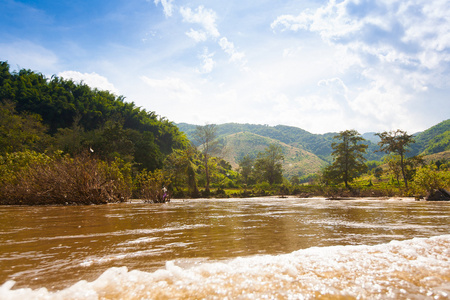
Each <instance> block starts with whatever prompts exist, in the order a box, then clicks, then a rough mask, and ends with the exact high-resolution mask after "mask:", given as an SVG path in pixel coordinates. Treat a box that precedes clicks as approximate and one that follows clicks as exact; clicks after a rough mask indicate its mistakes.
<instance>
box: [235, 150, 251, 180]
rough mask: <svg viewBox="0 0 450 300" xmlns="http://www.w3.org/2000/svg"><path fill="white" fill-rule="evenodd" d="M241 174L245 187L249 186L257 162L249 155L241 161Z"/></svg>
mask: <svg viewBox="0 0 450 300" xmlns="http://www.w3.org/2000/svg"><path fill="white" fill-rule="evenodd" d="M238 163H239V172H240V174H241V176H242V179H243V181H244V184H245V185H248V184H249V183H250V180H251V176H252V174H253V168H254V163H255V160H254V158H253V157H252V156H250V155H249V154H247V155H245V156H244V157H242V158H241V159H240V160H239V162H238Z"/></svg>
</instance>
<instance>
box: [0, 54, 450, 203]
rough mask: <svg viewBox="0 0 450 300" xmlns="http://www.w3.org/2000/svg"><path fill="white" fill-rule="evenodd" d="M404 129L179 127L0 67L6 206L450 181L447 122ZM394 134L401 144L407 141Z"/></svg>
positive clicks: (385, 192)
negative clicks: (330, 130) (324, 130)
mask: <svg viewBox="0 0 450 300" xmlns="http://www.w3.org/2000/svg"><path fill="white" fill-rule="evenodd" d="M206 129H210V130H206ZM397 132H398V133H400V134H399V135H395V134H393V133H387V132H384V133H367V134H363V135H362V136H360V135H359V133H355V132H353V131H349V130H347V131H345V132H341V134H340V135H336V134H335V133H327V134H319V135H317V134H312V133H309V132H307V131H305V130H302V129H299V128H295V127H290V126H282V125H279V126H274V127H271V126H267V125H251V124H234V123H233V124H223V125H208V126H195V125H189V124H178V126H177V125H175V124H174V123H173V122H170V121H168V120H166V119H165V118H162V117H160V116H158V115H157V114H156V113H155V112H150V111H146V110H145V109H142V108H139V107H136V106H135V105H134V103H132V102H126V101H125V98H124V97H122V96H116V95H114V94H111V93H110V92H107V91H99V90H97V89H92V88H90V87H89V86H87V85H85V84H83V83H75V82H73V81H71V80H65V79H64V78H58V77H56V76H53V77H51V78H46V77H45V76H43V75H42V74H39V73H36V72H32V71H30V70H20V71H18V72H10V71H9V65H8V64H7V63H6V62H0V204H27V205H32V204H63V205H65V204H91V203H95V204H100V203H108V202H120V201H125V200H127V199H129V198H131V197H135V198H140V199H144V200H146V201H149V202H161V201H164V199H163V198H162V195H164V193H165V190H164V189H163V188H167V189H168V193H169V196H172V197H210V196H213V197H243V196H244V197H249V196H266V195H287V194H294V195H299V196H302V197H308V196H313V195H321V196H330V197H336V196H338V197H346V196H392V195H416V196H424V195H423V194H424V193H430V192H431V191H430V190H433V189H443V188H448V184H449V183H448V180H447V178H448V174H449V165H450V164H449V161H450V138H449V137H450V136H449V135H450V120H447V121H444V122H441V123H440V124H438V125H436V126H434V127H432V128H430V129H428V130H426V131H424V132H423V133H418V134H416V135H414V138H413V137H412V136H411V135H407V134H406V132H403V131H401V130H398V131H397ZM343 133H348V134H347V135H345V137H344V135H343ZM401 133H404V134H401ZM397 137H405V138H406V139H404V143H401V145H400V143H397V142H399V141H397V140H396V138H397ZM353 138H354V139H353ZM339 139H340V140H341V141H342V142H341V143H340V142H336V141H337V140H339ZM414 140H415V141H416V143H414ZM344 141H347V142H348V143H344ZM402 141H403V140H402ZM399 145H400V146H401V147H400V146H399ZM397 146H398V147H397ZM380 147H381V149H380ZM217 149H220V153H219V151H215V150H217ZM363 150H364V151H363ZM377 150H383V151H384V152H387V153H382V152H380V151H377ZM413 154H414V155H413ZM418 154H421V155H418ZM219 156H220V157H219ZM364 162H365V163H364ZM336 179H339V180H336ZM401 179H403V181H404V182H405V183H407V182H411V187H409V186H403V185H401V184H400V181H401ZM350 183H351V184H350Z"/></svg>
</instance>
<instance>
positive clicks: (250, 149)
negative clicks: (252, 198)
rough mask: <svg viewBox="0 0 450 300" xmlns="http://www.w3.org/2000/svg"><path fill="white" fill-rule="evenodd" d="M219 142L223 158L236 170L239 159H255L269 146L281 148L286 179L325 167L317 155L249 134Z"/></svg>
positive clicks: (242, 133) (236, 135)
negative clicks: (222, 148) (222, 145)
mask: <svg viewBox="0 0 450 300" xmlns="http://www.w3.org/2000/svg"><path fill="white" fill-rule="evenodd" d="M221 140H222V143H223V144H224V145H225V151H224V153H223V158H224V159H225V160H226V161H228V162H229V163H230V164H231V165H232V166H233V168H235V169H237V168H238V166H239V161H240V159H242V158H243V157H244V156H245V155H251V156H254V157H256V155H257V153H258V152H262V151H264V149H265V148H267V147H268V146H269V145H270V144H277V145H279V146H280V147H281V149H282V151H283V154H284V157H285V159H284V161H283V170H284V175H285V176H286V177H288V178H290V177H292V176H300V177H301V176H304V175H309V174H314V173H316V172H318V171H319V170H320V169H321V168H322V167H323V166H325V165H327V163H326V162H325V161H324V160H322V159H320V158H319V157H318V156H317V155H315V154H313V153H311V152H308V151H306V150H304V149H302V148H298V147H295V146H291V145H288V144H286V143H283V142H281V141H279V140H276V139H272V138H269V137H264V136H261V135H258V134H254V133H250V132H238V133H232V134H229V135H227V136H225V137H222V138H221Z"/></svg>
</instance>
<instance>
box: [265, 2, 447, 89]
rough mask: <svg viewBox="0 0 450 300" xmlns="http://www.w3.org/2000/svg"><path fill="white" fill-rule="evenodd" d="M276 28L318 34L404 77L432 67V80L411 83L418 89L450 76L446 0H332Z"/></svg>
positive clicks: (281, 18) (282, 19) (285, 18)
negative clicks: (376, 0)
mask: <svg viewBox="0 0 450 300" xmlns="http://www.w3.org/2000/svg"><path fill="white" fill-rule="evenodd" d="M271 26H272V28H273V29H281V31H284V30H292V31H299V30H307V31H311V32H316V33H318V34H319V35H320V37H321V38H322V39H323V40H324V41H325V42H327V43H329V44H331V45H339V46H344V47H345V48H346V49H347V51H348V53H352V54H357V55H359V57H360V58H361V61H365V63H366V64H373V62H372V61H370V60H371V59H376V60H378V62H379V66H380V67H379V69H380V70H382V69H390V70H391V73H397V74H398V75H399V78H404V77H405V76H407V75H408V74H411V73H412V72H421V73H424V71H425V70H424V69H426V70H427V71H428V73H429V76H428V78H425V77H423V76H421V77H422V78H421V82H422V84H418V82H417V81H415V82H414V83H413V84H411V85H410V86H411V87H412V88H414V89H418V90H423V89H426V86H427V85H430V84H436V78H437V77H441V78H442V77H444V78H447V79H450V78H449V72H448V71H449V70H450V51H449V49H450V5H448V1H446V0H441V1H428V0H409V1H387V0H385V1H378V2H371V1H369V2H367V1H356V0H345V1H340V2H338V1H336V0H331V1H329V2H328V3H327V4H326V5H324V6H322V7H319V8H318V9H316V10H315V11H309V10H307V11H303V12H301V13H300V14H299V15H296V16H295V15H282V16H279V17H278V18H276V19H275V21H273V22H272V24H271ZM416 77H417V76H416ZM448 81H449V80H447V82H448ZM403 83H404V84H408V83H407V82H403ZM447 86H448V83H447Z"/></svg>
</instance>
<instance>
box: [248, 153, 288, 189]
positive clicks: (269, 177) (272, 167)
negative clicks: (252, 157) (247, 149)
mask: <svg viewBox="0 0 450 300" xmlns="http://www.w3.org/2000/svg"><path fill="white" fill-rule="evenodd" d="M283 160H284V155H283V150H282V149H281V147H280V146H278V145H276V144H271V145H269V147H267V148H266V149H265V151H264V152H260V153H258V156H257V158H256V161H255V172H256V173H257V174H259V175H260V176H261V179H262V180H264V181H267V182H268V183H269V184H274V183H282V182H283V167H282V165H281V161H283Z"/></svg>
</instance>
